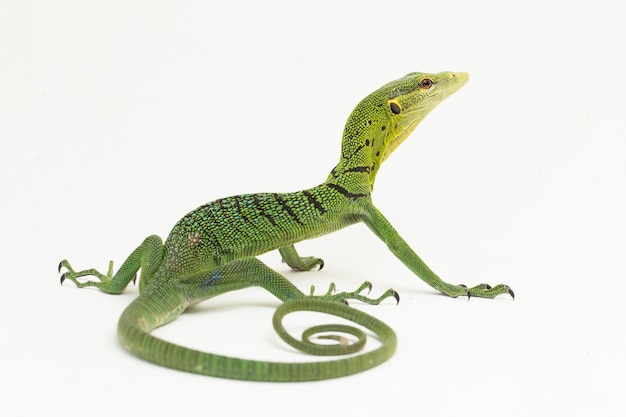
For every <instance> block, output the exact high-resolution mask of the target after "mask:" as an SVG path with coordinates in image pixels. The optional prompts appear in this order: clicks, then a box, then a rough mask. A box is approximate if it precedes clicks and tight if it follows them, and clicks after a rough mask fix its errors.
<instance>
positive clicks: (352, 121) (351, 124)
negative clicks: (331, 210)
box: [326, 97, 392, 194]
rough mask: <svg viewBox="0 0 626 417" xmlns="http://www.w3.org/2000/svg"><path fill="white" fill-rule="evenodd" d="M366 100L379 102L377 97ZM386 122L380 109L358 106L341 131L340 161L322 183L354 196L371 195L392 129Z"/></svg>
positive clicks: (383, 112) (382, 110)
mask: <svg viewBox="0 0 626 417" xmlns="http://www.w3.org/2000/svg"><path fill="white" fill-rule="evenodd" d="M368 99H370V100H371V101H380V99H379V98H378V97H368ZM366 100H367V99H366ZM364 101H365V100H364ZM363 109H367V110H368V111H362V110H363ZM390 123H391V120H390V119H389V117H388V116H387V113H386V111H385V109H384V108H383V107H381V106H373V105H367V104H366V105H365V106H364V105H359V106H358V107H357V108H356V109H355V110H354V111H353V112H352V114H351V115H350V117H349V118H348V121H347V123H346V126H345V128H344V131H343V140H342V144H341V158H340V159H339V163H338V164H337V165H336V166H335V167H334V168H333V170H332V171H331V172H330V174H329V175H328V178H327V179H326V182H327V183H333V184H337V185H341V186H342V187H344V188H345V189H347V190H350V191H351V192H353V193H355V194H357V193H368V194H369V193H371V192H372V191H373V189H374V181H375V179H376V175H377V174H378V170H379V169H380V165H381V164H382V162H383V159H384V156H385V151H384V150H385V146H386V141H387V140H388V137H389V132H390V131H391V130H392V129H391V128H390Z"/></svg>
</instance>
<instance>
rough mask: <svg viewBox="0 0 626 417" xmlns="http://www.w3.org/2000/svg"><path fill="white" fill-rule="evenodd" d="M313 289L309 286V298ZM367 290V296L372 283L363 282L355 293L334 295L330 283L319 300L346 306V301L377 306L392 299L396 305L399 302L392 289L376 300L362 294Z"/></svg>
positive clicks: (398, 295) (332, 286) (333, 287)
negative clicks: (336, 302) (356, 301)
mask: <svg viewBox="0 0 626 417" xmlns="http://www.w3.org/2000/svg"><path fill="white" fill-rule="evenodd" d="M314 289H315V287H313V286H311V296H313V291H314ZM366 289H367V293H368V294H369V293H370V291H371V290H372V283H371V282H369V281H365V282H364V283H363V284H361V286H360V287H359V288H357V290H356V291H352V292H340V293H335V284H334V283H331V284H330V286H329V288H328V291H327V292H326V294H324V295H322V296H319V297H320V298H324V299H326V300H331V301H339V302H342V303H344V304H348V300H358V301H361V302H363V303H366V304H373V305H378V304H380V303H381V302H382V301H383V300H385V299H387V298H390V297H393V298H395V300H396V304H398V303H399V302H400V294H398V292H397V291H395V290H393V289H391V288H390V289H388V290H387V291H385V292H384V293H383V294H382V295H381V296H380V297H378V298H370V297H367V296H365V295H363V294H362V292H363V291H365V290H366Z"/></svg>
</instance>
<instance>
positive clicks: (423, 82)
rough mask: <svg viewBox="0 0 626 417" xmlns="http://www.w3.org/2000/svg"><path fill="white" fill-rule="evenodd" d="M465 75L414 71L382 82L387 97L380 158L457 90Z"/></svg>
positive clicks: (396, 145)
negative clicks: (396, 78) (384, 83)
mask: <svg viewBox="0 0 626 417" xmlns="http://www.w3.org/2000/svg"><path fill="white" fill-rule="evenodd" d="M468 79H469V75H468V74H467V73H466V72H458V73H454V72H442V73H439V74H423V73H417V72H416V73H411V74H408V75H406V76H405V77H403V78H400V79H399V80H396V81H393V82H391V83H389V84H387V85H385V86H383V87H382V88H381V90H382V91H383V92H385V93H386V99H387V101H386V103H384V104H385V106H384V107H385V109H386V110H387V115H386V116H387V118H386V119H387V123H386V126H387V128H386V130H387V135H386V136H385V140H384V141H383V147H382V148H383V149H382V150H383V152H381V153H382V160H381V162H382V161H384V160H385V159H387V158H388V157H389V155H391V153H392V152H393V151H394V150H396V148H397V147H398V146H399V145H400V144H401V143H402V142H403V141H404V140H405V139H406V138H407V137H408V136H409V135H410V134H411V132H413V130H414V129H415V127H416V126H417V125H418V124H419V123H420V122H421V121H422V120H423V119H424V117H426V115H427V114H428V113H430V111H431V110H432V109H434V108H435V107H437V105H438V104H439V103H441V102H442V101H443V100H445V99H446V98H448V97H449V96H450V95H452V94H453V93H455V92H456V91H457V90H459V89H460V88H461V87H462V86H463V85H465V83H466V82H467V80H468ZM383 98H385V97H383ZM381 129H382V127H381Z"/></svg>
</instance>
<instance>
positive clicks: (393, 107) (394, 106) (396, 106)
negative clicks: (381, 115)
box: [389, 101, 402, 114]
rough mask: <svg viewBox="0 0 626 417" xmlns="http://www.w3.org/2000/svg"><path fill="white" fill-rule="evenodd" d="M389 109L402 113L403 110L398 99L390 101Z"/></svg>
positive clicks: (394, 112)
mask: <svg viewBox="0 0 626 417" xmlns="http://www.w3.org/2000/svg"><path fill="white" fill-rule="evenodd" d="M389 110H391V112H392V113H393V114H400V112H401V111H402V108H401V107H400V104H398V102H397V101H390V102H389Z"/></svg>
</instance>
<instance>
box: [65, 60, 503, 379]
mask: <svg viewBox="0 0 626 417" xmlns="http://www.w3.org/2000/svg"><path fill="white" fill-rule="evenodd" d="M467 80H468V75H467V74H466V73H451V72H444V73H439V74H423V73H412V74H408V75H407V76H405V77H403V78H400V79H398V80H396V81H393V82H391V83H389V84H386V85H384V86H383V87H381V88H380V89H378V90H376V91H375V92H373V93H372V94H370V95H369V96H367V97H366V98H365V99H364V100H362V101H361V102H360V103H359V104H358V105H357V106H356V108H355V109H354V111H353V112H352V114H351V115H350V117H349V118H348V121H347V123H346V126H345V129H344V133H343V142H342V148H341V159H340V161H339V163H338V164H337V166H335V168H333V170H332V171H331V173H330V175H329V176H328V178H327V179H326V181H325V182H324V183H323V184H321V185H319V186H317V187H313V188H310V189H308V190H303V191H297V192H293V193H285V194H280V193H260V194H245V195H237V196H233V197H228V198H224V199H220V200H216V201H213V202H211V203H208V204H206V205H203V206H201V207H199V208H197V209H196V210H193V211H192V212H190V213H188V214H187V215H186V216H184V217H183V218H182V219H181V220H180V221H179V222H178V223H177V224H176V225H175V226H174V228H173V229H172V232H171V233H170V235H169V236H168V238H167V240H166V241H165V243H164V244H163V243H162V241H161V239H160V238H159V237H158V236H149V237H148V238H146V239H145V240H144V241H143V243H142V244H141V245H139V247H138V248H137V249H135V251H134V252H133V253H132V254H131V255H130V256H129V257H128V259H126V261H125V262H124V263H123V264H122V266H121V267H120V268H119V270H118V271H117V273H116V274H115V275H113V263H112V262H111V263H110V265H109V271H108V273H107V274H106V275H105V274H101V273H99V272H98V271H96V270H94V269H90V270H85V271H79V272H76V271H74V270H73V269H72V267H71V266H70V264H69V262H68V261H67V260H64V261H62V262H61V263H60V265H59V271H60V270H61V268H65V269H66V270H67V272H65V273H64V274H63V275H62V277H61V282H63V281H64V280H65V279H69V280H71V281H72V282H74V283H75V284H76V285H77V286H79V287H81V288H82V287H86V286H93V287H97V288H100V289H101V290H103V291H105V292H108V293H112V294H119V293H121V292H122V291H123V290H124V289H125V288H126V286H127V285H128V284H129V282H130V281H133V282H134V281H135V279H136V276H137V272H138V271H139V270H141V278H140V281H139V291H140V295H139V297H137V299H135V301H133V302H132V303H131V304H130V305H129V306H128V307H127V308H126V310H125V311H124V313H123V314H122V316H121V318H120V320H119V324H118V336H119V338H120V340H121V343H122V345H123V346H124V347H125V348H126V349H128V350H129V351H131V352H132V353H134V354H136V355H137V356H140V357H141V358H143V359H146V360H148V361H151V362H154V363H157V364H159V365H163V366H167V367H171V368H175V369H179V370H183V371H188V372H194V373H199V374H205V375H212V376H218V377H225V378H235V379H246V380H262V381H306V380H317V379H326V378H335V377H340V376H344V375H349V374H353V373H356V372H360V371H363V370H365V369H368V368H371V367H373V366H376V365H378V364H380V363H382V362H384V361H385V360H387V359H388V358H389V357H391V355H392V354H393V352H394V351H395V348H396V343H397V340H396V335H395V334H394V332H393V330H391V329H390V328H389V327H388V326H387V325H385V324H384V323H382V322H380V321H379V320H377V319H375V318H374V317H372V316H370V315H368V314H365V313H363V312H361V311H359V310H356V309H353V308H350V307H348V306H347V304H346V302H347V300H359V301H362V302H364V303H368V304H378V303H380V302H381V301H383V300H385V299H387V298H390V297H394V298H395V299H396V301H399V296H398V294H397V293H396V292H395V291H394V290H391V289H390V290H388V291H386V292H385V293H383V294H382V295H381V296H380V297H378V298H376V299H373V298H369V297H367V296H365V295H363V294H362V293H363V292H364V291H365V290H366V289H368V290H369V289H371V284H369V283H367V282H366V283H364V284H363V285H361V287H359V288H358V289H357V290H356V291H354V292H340V293H336V292H334V285H333V284H331V285H330V288H329V290H328V292H327V293H325V294H322V295H314V294H313V289H311V294H310V295H305V294H303V293H302V292H301V291H300V290H298V289H297V288H296V287H295V286H294V285H293V284H292V283H291V282H289V281H288V280H287V279H286V278H285V277H283V276H282V275H280V274H279V273H278V272H276V271H274V270H272V269H270V268H269V267H268V266H266V265H265V264H263V263H262V262H261V261H260V260H258V259H257V258H255V256H257V255H259V254H262V253H265V252H268V251H270V250H274V249H278V250H279V251H280V253H281V255H282V257H283V259H284V261H285V262H286V263H287V264H288V265H289V266H290V267H292V268H294V269H299V270H305V271H308V270H311V269H314V268H319V269H321V268H322V267H323V265H324V263H323V261H322V260H321V259H319V258H315V257H300V256H299V255H298V253H297V252H296V249H295V248H294V246H293V245H294V243H296V242H299V241H302V240H305V239H311V238H315V237H318V236H322V235H325V234H327V233H331V232H334V231H335V230H339V229H341V228H344V227H346V226H349V225H351V224H354V223H357V222H364V223H365V224H366V225H367V226H368V227H369V228H370V229H371V230H372V231H373V232H374V234H375V235H376V236H378V237H379V238H380V239H381V240H382V241H383V242H385V243H386V244H387V246H388V247H389V249H390V250H391V252H392V253H393V254H394V255H395V256H396V257H397V258H398V259H399V260H400V261H402V262H403V263H404V264H405V265H406V266H407V267H408V268H409V269H410V270H411V271H413V272H414V273H415V275H417V276H418V277H420V278H421V279H422V280H423V281H424V282H426V283H427V284H429V285H430V286H431V287H433V288H435V289H437V290H439V291H441V292H442V293H443V294H446V295H448V296H451V297H457V296H468V297H469V296H476V297H487V298H493V297H495V296H497V295H500V294H504V293H508V294H510V295H511V296H514V294H513V291H512V290H511V289H510V288H509V287H508V286H507V285H502V284H500V285H497V286H495V287H490V286H489V285H487V284H481V285H478V286H475V287H472V288H468V287H466V286H464V285H452V284H448V283H446V282H444V281H442V280H441V279H440V278H439V277H438V276H437V275H436V274H435V273H434V272H433V271H432V270H431V269H430V268H429V267H428V266H426V264H425V263H424V262H423V261H422V260H421V259H420V258H419V257H418V256H417V254H416V253H415V252H414V251H413V250H412V249H411V247H410V246H409V245H408V244H407V243H406V242H405V241H404V239H402V237H400V235H399V234H398V232H397V231H396V230H395V229H394V228H393V226H392V225H391V224H390V223H389V222H388V221H387V219H385V217H384V216H383V215H382V214H381V212H380V211H378V209H377V208H376V207H375V206H374V204H373V203H372V198H371V192H372V190H373V187H374V180H375V178H376V175H377V174H378V170H379V169H380V166H381V164H382V163H383V161H385V160H386V159H387V158H388V157H389V155H390V154H391V153H392V152H393V151H394V150H395V149H396V148H397V147H398V145H400V143H401V142H402V141H403V140H404V139H406V138H407V137H408V136H409V134H410V133H411V132H412V131H413V129H415V127H416V126H417V125H418V124H419V123H420V122H421V121H422V119H423V118H424V117H425V116H426V115H427V114H428V113H429V112H430V111H431V110H432V109H433V108H435V107H436V106H437V105H438V104H439V103H440V102H441V101H443V100H444V99H445V98H447V97H448V96H450V95H451V94H453V93H454V92H456V91H457V90H458V89H459V88H460V87H462V86H463V85H464V84H465V83H466V82H467ZM89 275H91V276H95V277H96V278H97V279H98V280H97V281H87V282H82V281H79V280H77V278H79V277H84V276H89ZM251 286H260V287H263V288H265V289H266V290H268V291H269V292H271V293H272V294H274V295H275V296H276V297H278V299H280V300H281V301H283V302H284V303H283V304H282V305H281V306H280V307H279V308H278V309H277V310H276V312H275V315H274V327H275V329H276V331H277V332H278V333H279V335H280V336H281V337H283V339H284V340H286V342H287V343H289V344H291V345H292V346H294V347H297V348H300V349H303V350H304V351H306V352H308V353H312V354H333V355H335V354H341V353H350V352H352V351H354V350H355V349H358V348H359V347H360V346H362V344H363V343H364V339H363V338H364V335H363V332H362V331H360V330H358V329H355V328H353V329H346V328H345V326H340V327H339V328H337V329H336V330H338V331H344V332H345V331H347V332H348V333H352V334H354V335H355V336H356V337H357V339H358V341H357V342H356V343H354V345H350V344H347V346H346V343H344V342H345V341H346V339H344V338H343V337H339V336H320V338H327V339H331V340H335V341H336V342H338V343H337V344H336V345H331V346H328V345H326V346H325V345H319V344H315V343H312V342H310V341H309V337H310V336H311V335H312V334H315V333H317V332H320V331H327V330H329V329H335V328H336V327H334V326H332V325H331V326H321V328H319V327H318V328H315V329H312V330H310V331H308V332H305V333H307V334H305V335H304V336H305V337H304V338H303V341H299V340H296V339H294V338H292V337H291V336H290V335H288V334H287V332H286V331H285V330H284V328H283V327H282V324H281V320H282V318H283V317H284V316H285V315H286V314H289V313H291V312H294V311H299V310H313V311H321V312H325V313H329V314H334V315H337V316H341V317H344V318H347V319H349V320H352V321H354V322H355V323H358V324H360V325H362V326H364V327H365V328H367V329H369V330H371V331H372V332H373V333H375V334H376V335H377V336H378V337H379V338H380V340H381V341H382V346H380V347H379V348H378V349H376V350H373V351H371V352H367V353H363V354H360V355H357V356H351V357H348V358H342V359H338V360H334V361H330V362H310V363H273V362H266V361H253V360H245V359H239V358H232V357H226V356H220V355H214V354H211V353H205V352H199V351H196V350H192V349H188V348H185V347H182V346H178V345H175V344H172V343H169V342H166V341H164V340H161V339H158V338H156V337H154V336H152V335H151V334H150V332H151V331H152V330H153V329H155V328H156V327H159V326H162V325H164V324H166V323H168V322H170V321H172V320H174V319H175V318H176V317H177V316H178V315H179V314H181V313H182V312H183V311H185V309H186V308H187V307H189V306H190V305H193V304H196V303H199V302H201V301H204V300H206V299H208V298H211V297H214V296H217V295H220V294H223V293H225V292H227V291H233V290H238V289H242V288H246V287H251Z"/></svg>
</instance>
